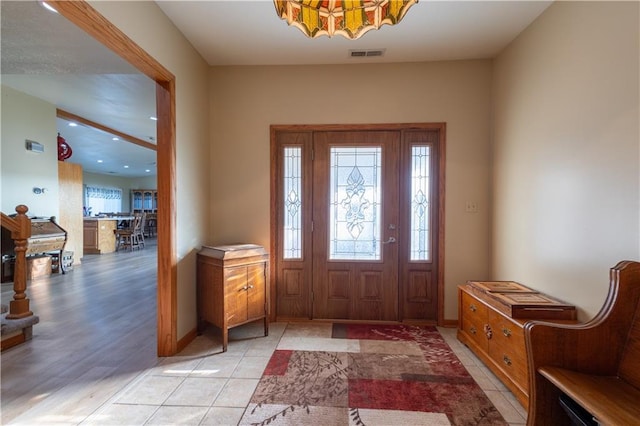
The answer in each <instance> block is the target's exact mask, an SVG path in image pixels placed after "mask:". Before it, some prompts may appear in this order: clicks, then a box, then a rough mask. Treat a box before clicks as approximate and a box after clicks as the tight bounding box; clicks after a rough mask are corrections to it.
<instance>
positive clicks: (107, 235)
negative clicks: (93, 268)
mask: <svg viewBox="0 0 640 426" xmlns="http://www.w3.org/2000/svg"><path fill="white" fill-rule="evenodd" d="M117 226H118V221H117V220H116V219H112V218H101V217H85V218H84V240H83V249H84V252H85V254H104V253H113V252H114V251H115V250H116V237H115V233H114V231H115V230H116V228H117Z"/></svg>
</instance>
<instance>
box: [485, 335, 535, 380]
mask: <svg viewBox="0 0 640 426" xmlns="http://www.w3.org/2000/svg"><path fill="white" fill-rule="evenodd" d="M489 356H490V357H491V359H493V360H494V362H495V363H496V364H497V365H499V366H500V368H502V370H503V371H504V372H505V373H507V375H508V376H509V377H511V379H512V380H513V381H514V382H515V383H517V384H518V385H519V386H520V387H521V388H522V389H524V390H527V389H528V388H529V385H528V383H529V378H528V375H527V374H528V372H527V358H526V357H525V356H524V354H523V350H522V349H521V348H518V347H516V346H515V345H504V344H502V342H500V341H494V342H491V344H490V345H489Z"/></svg>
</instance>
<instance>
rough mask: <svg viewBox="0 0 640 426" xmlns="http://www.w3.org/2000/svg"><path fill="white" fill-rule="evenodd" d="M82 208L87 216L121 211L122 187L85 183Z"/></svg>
mask: <svg viewBox="0 0 640 426" xmlns="http://www.w3.org/2000/svg"><path fill="white" fill-rule="evenodd" d="M84 210H85V215H87V216H91V215H94V214H98V213H117V212H121V211H122V189H120V188H103V187H99V186H87V185H85V187H84Z"/></svg>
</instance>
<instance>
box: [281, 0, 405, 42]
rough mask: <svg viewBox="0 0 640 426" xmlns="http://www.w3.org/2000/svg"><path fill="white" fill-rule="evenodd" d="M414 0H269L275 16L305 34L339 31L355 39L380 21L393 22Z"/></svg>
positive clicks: (330, 34) (377, 26) (327, 33)
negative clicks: (274, 8)
mask: <svg viewBox="0 0 640 426" xmlns="http://www.w3.org/2000/svg"><path fill="white" fill-rule="evenodd" d="M417 2H418V0H353V1H348V0H344V1H343V0H273V3H274V4H275V6H276V13H277V14H278V16H279V17H280V18H282V19H284V20H286V21H287V23H288V24H289V25H293V26H294V27H297V28H298V29H300V31H302V32H303V33H304V34H305V35H306V36H307V37H311V38H315V37H319V36H323V35H326V36H328V37H333V36H334V35H335V34H340V35H341V36H344V37H346V38H348V39H352V40H355V39H358V38H360V37H362V35H363V34H365V33H366V32H368V31H369V30H373V29H376V30H377V29H379V28H380V27H381V26H382V25H384V24H388V25H395V24H397V23H398V22H400V20H401V19H402V18H403V17H404V15H405V14H406V13H407V10H409V8H410V7H411V6H413V5H414V4H415V3H417Z"/></svg>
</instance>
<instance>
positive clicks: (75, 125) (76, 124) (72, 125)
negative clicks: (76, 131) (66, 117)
mask: <svg viewBox="0 0 640 426" xmlns="http://www.w3.org/2000/svg"><path fill="white" fill-rule="evenodd" d="M69 127H78V123H74V122H73V121H72V122H71V123H69Z"/></svg>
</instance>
